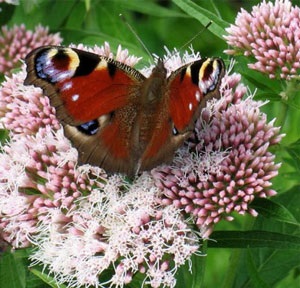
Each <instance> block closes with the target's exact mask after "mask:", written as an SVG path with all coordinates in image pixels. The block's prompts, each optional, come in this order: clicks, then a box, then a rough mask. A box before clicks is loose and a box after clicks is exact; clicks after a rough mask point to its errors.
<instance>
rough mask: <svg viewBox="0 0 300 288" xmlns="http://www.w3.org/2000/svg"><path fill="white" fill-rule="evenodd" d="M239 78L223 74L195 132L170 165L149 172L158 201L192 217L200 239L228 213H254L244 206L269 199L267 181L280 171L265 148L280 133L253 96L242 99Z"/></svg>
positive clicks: (227, 218)
mask: <svg viewBox="0 0 300 288" xmlns="http://www.w3.org/2000/svg"><path fill="white" fill-rule="evenodd" d="M239 82H240V75H238V74H233V75H225V77H224V78H223V82H222V85H221V93H222V98H221V99H220V100H218V101H216V102H211V103H209V104H208V106H207V107H206V108H205V109H204V110H203V111H202V117H201V118H200V119H199V120H198V121H197V124H196V129H195V134H194V137H193V138H192V139H190V141H189V143H188V147H189V148H188V149H182V150H181V151H179V152H178V155H177V156H176V157H175V159H174V163H173V165H171V166H162V167H158V168H156V169H154V170H153V171H152V175H153V177H154V179H155V180H156V185H157V186H158V187H160V188H161V189H162V190H163V193H164V197H163V199H162V203H163V204H164V205H171V204H173V205H174V206H176V207H178V208H179V209H182V210H184V211H185V212H186V213H187V214H188V215H190V216H192V217H193V218H194V220H195V223H196V224H197V225H198V227H199V229H200V231H201V232H202V236H203V237H207V236H208V235H209V234H210V233H211V231H212V229H213V227H214V224H216V223H217V222H219V221H220V220H222V219H226V220H232V219H233V218H232V214H233V212H238V213H240V214H245V213H246V212H248V213H250V214H252V215H254V216H255V215H257V213H256V211H254V210H253V209H251V208H250V207H249V204H250V203H251V202H252V201H253V199H254V198H255V197H263V198H264V197H268V196H273V195H274V194H276V192H275V191H274V190H272V189H270V186H271V182H270V180H271V179H272V178H273V177H275V176H276V175H277V173H278V169H279V167H280V165H279V164H275V162H274V159H275V155H273V154H272V153H270V152H268V149H269V147H270V146H272V145H275V144H277V143H279V142H280V140H281V138H282V136H283V135H280V134H279V128H278V127H274V126H273V125H274V121H271V122H269V123H268V122H267V119H266V115H265V114H263V113H262V112H261V111H260V110H259V107H260V105H262V103H259V102H256V101H254V100H253V99H252V97H248V98H247V99H245V100H242V98H243V96H244V95H245V93H246V87H244V86H243V85H241V84H239Z"/></svg>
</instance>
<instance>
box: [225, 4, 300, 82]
mask: <svg viewBox="0 0 300 288" xmlns="http://www.w3.org/2000/svg"><path fill="white" fill-rule="evenodd" d="M226 31H227V32H228V35H227V36H224V38H225V39H226V40H227V43H228V44H229V45H230V46H232V48H231V49H229V50H226V51H225V52H226V53H228V54H243V55H245V56H253V57H254V58H255V59H256V62H255V63H254V64H249V65H248V66H249V68H251V69H255V70H258V71H260V72H263V73H266V74H268V75H269V77H270V78H275V77H276V78H283V79H290V78H293V77H296V76H298V75H299V72H300V70H299V68H300V41H299V40H300V8H299V7H297V6H295V7H293V6H292V3H291V2H290V1H289V0H275V2H274V3H273V2H266V1H265V0H264V1H263V2H262V3H261V4H259V5H257V6H254V7H253V8H252V11H251V13H249V12H247V11H246V10H244V9H242V10H241V12H239V13H238V15H237V18H236V20H235V24H234V25H231V26H230V27H229V28H227V29H226Z"/></svg>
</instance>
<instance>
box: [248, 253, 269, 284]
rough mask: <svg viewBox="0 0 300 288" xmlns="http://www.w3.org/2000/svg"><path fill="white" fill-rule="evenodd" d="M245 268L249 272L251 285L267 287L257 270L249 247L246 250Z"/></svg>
mask: <svg viewBox="0 0 300 288" xmlns="http://www.w3.org/2000/svg"><path fill="white" fill-rule="evenodd" d="M247 256H248V258H247V269H248V272H249V275H250V277H251V282H252V284H253V287H257V288H268V287H269V285H268V284H267V283H266V282H265V281H264V280H263V279H262V278H261V276H260V273H259V271H258V270H257V267H256V265H255V261H254V257H253V255H252V253H251V249H248V250H247Z"/></svg>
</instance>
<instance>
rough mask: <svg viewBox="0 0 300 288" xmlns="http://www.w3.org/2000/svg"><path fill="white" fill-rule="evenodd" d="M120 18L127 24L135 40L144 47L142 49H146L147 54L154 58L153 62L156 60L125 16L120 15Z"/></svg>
mask: <svg viewBox="0 0 300 288" xmlns="http://www.w3.org/2000/svg"><path fill="white" fill-rule="evenodd" d="M119 16H120V17H121V19H122V21H123V22H124V23H125V25H126V26H127V27H128V29H129V30H130V31H131V33H132V34H133V35H134V36H135V38H136V39H137V40H138V41H139V42H140V44H141V45H142V47H143V48H144V50H145V51H146V52H147V54H148V55H149V56H150V58H152V60H154V58H153V55H152V54H151V53H150V51H149V49H148V48H147V47H146V45H145V44H144V42H143V40H142V39H141V38H140V37H139V35H138V34H137V33H136V31H135V30H134V29H133V28H132V26H131V25H130V24H129V23H128V21H127V20H126V18H125V16H124V15H123V14H120V15H119Z"/></svg>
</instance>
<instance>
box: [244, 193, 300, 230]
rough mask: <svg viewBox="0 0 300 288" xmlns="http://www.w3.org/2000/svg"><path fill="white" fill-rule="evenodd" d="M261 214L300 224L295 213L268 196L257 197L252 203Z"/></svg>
mask: <svg viewBox="0 0 300 288" xmlns="http://www.w3.org/2000/svg"><path fill="white" fill-rule="evenodd" d="M250 206H251V207H252V208H254V209H255V210H256V211H257V212H258V213H259V214H260V215H262V216H264V217H267V218H272V219H274V220H277V221H281V222H286V223H290V224H296V225H300V223H298V222H297V220H296V219H295V217H294V216H293V214H292V213H291V212H290V211H289V210H288V209H287V208H286V207H284V206H283V205H281V204H279V203H275V202H273V201H271V200H269V199H266V198H255V200H254V201H253V202H252V203H251V205H250Z"/></svg>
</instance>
